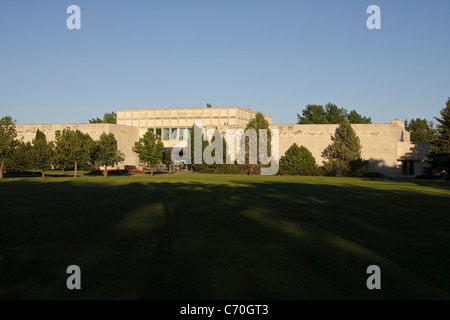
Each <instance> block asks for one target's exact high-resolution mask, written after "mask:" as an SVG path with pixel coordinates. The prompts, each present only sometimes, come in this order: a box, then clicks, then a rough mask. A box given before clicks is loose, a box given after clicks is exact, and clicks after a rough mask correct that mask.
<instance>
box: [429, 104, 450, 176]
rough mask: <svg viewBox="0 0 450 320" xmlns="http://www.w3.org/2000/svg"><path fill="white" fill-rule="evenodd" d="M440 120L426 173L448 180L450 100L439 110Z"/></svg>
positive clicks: (449, 167)
mask: <svg viewBox="0 0 450 320" xmlns="http://www.w3.org/2000/svg"><path fill="white" fill-rule="evenodd" d="M440 113H441V117H442V118H441V119H439V118H435V119H436V121H437V122H438V125H437V134H436V137H435V138H434V140H433V143H432V146H431V154H430V158H431V166H430V168H429V169H428V173H429V174H432V175H433V176H435V177H439V178H443V179H449V178H450V98H448V100H447V102H446V106H445V107H444V108H443V109H442V110H441V112H440Z"/></svg>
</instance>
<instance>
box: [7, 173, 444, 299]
mask: <svg viewBox="0 0 450 320" xmlns="http://www.w3.org/2000/svg"><path fill="white" fill-rule="evenodd" d="M0 194H1V207H0V298H2V299H7V298H12V299H20V298H42V299H46V298H63V299H72V298H76V299H78V298H82V299H96V298H125V299H127V298H130V299H138V298H139V299H309V298H332V299H335V298H337V299H340V298H344V299H347V298H356V299H360V298H361V299H372V298H374V299H379V298H384V299H391V298H445V299H449V298H450V210H449V207H450V184H449V183H448V182H443V181H425V180H402V181H393V180H373V179H362V178H334V177H281V176H238V175H223V176H221V175H201V174H188V173H185V174H176V175H167V174H164V175H157V176H154V177H151V176H149V175H142V176H129V177H108V178H103V177H80V178H77V179H73V178H66V177H59V178H58V177H50V178H46V179H40V178H16V179H3V180H2V181H0ZM72 264H75V265H78V266H80V268H81V272H82V277H81V279H82V289H81V290H72V291H70V290H68V289H67V288H66V279H67V277H68V275H67V274H66V273H65V272H66V268H67V266H69V265H72ZM372 264H375V265H378V266H380V268H381V283H382V284H381V285H382V289H381V290H373V291H372V290H368V289H367V287H366V279H367V277H368V275H367V274H366V269H367V267H368V266H369V265H372Z"/></svg>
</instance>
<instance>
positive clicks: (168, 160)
mask: <svg viewBox="0 0 450 320" xmlns="http://www.w3.org/2000/svg"><path fill="white" fill-rule="evenodd" d="M162 163H164V165H165V166H167V168H168V169H169V174H172V166H173V161H172V150H171V149H164V152H163V158H162Z"/></svg>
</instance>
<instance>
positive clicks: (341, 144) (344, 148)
mask: <svg viewBox="0 0 450 320" xmlns="http://www.w3.org/2000/svg"><path fill="white" fill-rule="evenodd" d="M324 157H325V159H327V160H328V161H327V162H326V163H325V164H324V169H325V171H326V172H327V174H329V175H335V176H348V175H360V174H362V173H363V172H364V170H365V169H366V166H367V161H364V160H362V159H361V143H360V140H359V137H358V136H357V135H356V132H355V130H353V128H352V126H351V125H350V123H348V121H344V122H342V123H341V124H340V125H339V127H338V129H337V130H336V133H335V135H334V137H333V142H332V143H331V144H330V145H329V146H328V147H327V148H326V149H325V151H324Z"/></svg>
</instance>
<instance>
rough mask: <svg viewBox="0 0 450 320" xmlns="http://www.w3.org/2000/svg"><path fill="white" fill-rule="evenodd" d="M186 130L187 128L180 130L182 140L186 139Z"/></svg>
mask: <svg viewBox="0 0 450 320" xmlns="http://www.w3.org/2000/svg"><path fill="white" fill-rule="evenodd" d="M185 131H186V129H185V128H180V140H183V139H184V133H185Z"/></svg>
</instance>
